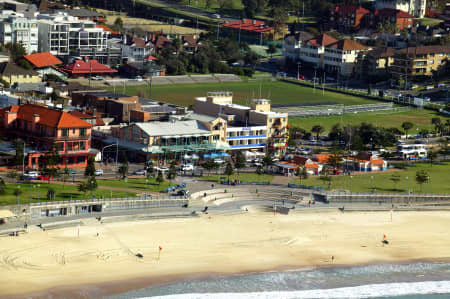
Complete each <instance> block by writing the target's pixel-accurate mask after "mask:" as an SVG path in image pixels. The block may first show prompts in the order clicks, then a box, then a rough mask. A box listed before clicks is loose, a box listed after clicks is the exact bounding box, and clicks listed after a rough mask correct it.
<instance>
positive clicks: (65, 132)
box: [61, 129, 69, 137]
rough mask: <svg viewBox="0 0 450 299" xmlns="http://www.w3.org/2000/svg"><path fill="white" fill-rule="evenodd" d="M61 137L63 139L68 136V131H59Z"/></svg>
mask: <svg viewBox="0 0 450 299" xmlns="http://www.w3.org/2000/svg"><path fill="white" fill-rule="evenodd" d="M61 135H62V136H63V137H67V136H69V129H62V130H61Z"/></svg>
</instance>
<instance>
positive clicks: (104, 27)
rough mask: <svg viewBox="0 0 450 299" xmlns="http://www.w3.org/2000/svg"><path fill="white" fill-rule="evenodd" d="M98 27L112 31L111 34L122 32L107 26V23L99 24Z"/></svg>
mask: <svg viewBox="0 0 450 299" xmlns="http://www.w3.org/2000/svg"><path fill="white" fill-rule="evenodd" d="M96 27H97V28H102V29H103V30H105V31H109V32H111V34H115V35H117V34H120V33H119V32H118V31H113V30H112V29H111V28H109V27H107V26H105V25H102V24H97V25H96Z"/></svg>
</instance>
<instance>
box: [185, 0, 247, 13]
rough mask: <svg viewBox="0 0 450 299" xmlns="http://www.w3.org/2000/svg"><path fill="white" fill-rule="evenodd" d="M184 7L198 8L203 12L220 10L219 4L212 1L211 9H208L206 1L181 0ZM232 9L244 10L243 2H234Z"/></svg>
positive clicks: (239, 0)
mask: <svg viewBox="0 0 450 299" xmlns="http://www.w3.org/2000/svg"><path fill="white" fill-rule="evenodd" d="M180 2H181V3H182V4H184V5H190V6H192V7H197V8H200V9H203V10H208V11H217V10H218V9H219V4H218V3H217V1H210V2H212V4H211V7H210V8H209V9H206V0H181V1H180ZM231 6H232V9H242V8H243V6H242V2H241V0H232V5H231Z"/></svg>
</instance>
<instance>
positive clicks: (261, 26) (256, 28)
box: [222, 19, 273, 32]
mask: <svg viewBox="0 0 450 299" xmlns="http://www.w3.org/2000/svg"><path fill="white" fill-rule="evenodd" d="M222 27H226V28H233V29H239V28H240V29H241V30H244V31H252V32H267V31H271V30H273V27H269V26H267V25H266V23H265V22H264V21H259V20H251V19H244V20H237V21H234V22H230V23H227V24H224V25H222Z"/></svg>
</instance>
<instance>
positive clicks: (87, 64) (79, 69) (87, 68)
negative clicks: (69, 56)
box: [61, 59, 117, 76]
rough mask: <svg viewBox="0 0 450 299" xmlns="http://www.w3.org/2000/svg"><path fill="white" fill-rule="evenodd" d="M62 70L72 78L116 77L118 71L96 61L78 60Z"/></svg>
mask: <svg viewBox="0 0 450 299" xmlns="http://www.w3.org/2000/svg"><path fill="white" fill-rule="evenodd" d="M61 70H62V71H64V72H65V73H67V74H69V75H70V76H85V75H114V74H115V73H117V70H115V69H112V68H110V67H109V66H107V65H104V64H101V63H100V62H98V61H97V60H95V59H90V60H87V61H84V60H78V59H76V60H74V62H72V63H70V64H68V65H65V66H63V67H61Z"/></svg>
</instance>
